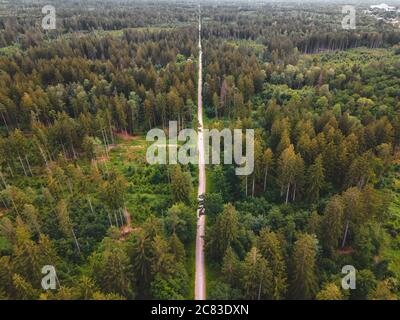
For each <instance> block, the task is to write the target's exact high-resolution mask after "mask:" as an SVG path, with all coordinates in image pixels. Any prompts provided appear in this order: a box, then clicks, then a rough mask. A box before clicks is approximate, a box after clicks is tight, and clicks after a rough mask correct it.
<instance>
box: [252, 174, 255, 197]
mask: <svg viewBox="0 0 400 320" xmlns="http://www.w3.org/2000/svg"><path fill="white" fill-rule="evenodd" d="M255 185H256V178H255V177H254V175H253V186H252V191H251V196H252V198H254V189H255Z"/></svg>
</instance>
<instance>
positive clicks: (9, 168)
mask: <svg viewBox="0 0 400 320" xmlns="http://www.w3.org/2000/svg"><path fill="white" fill-rule="evenodd" d="M8 170H9V171H10V173H11V177H13V178H14V172H13V171H12V169H11V167H10V165H8Z"/></svg>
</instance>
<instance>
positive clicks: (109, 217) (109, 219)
mask: <svg viewBox="0 0 400 320" xmlns="http://www.w3.org/2000/svg"><path fill="white" fill-rule="evenodd" d="M107 215H108V221H109V222H110V227H112V226H113V224H112V221H111V215H110V212H108V211H107Z"/></svg>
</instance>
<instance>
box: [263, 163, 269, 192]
mask: <svg viewBox="0 0 400 320" xmlns="http://www.w3.org/2000/svg"><path fill="white" fill-rule="evenodd" d="M267 176H268V167H266V168H265V175H264V192H265V190H267Z"/></svg>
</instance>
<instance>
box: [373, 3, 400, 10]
mask: <svg viewBox="0 0 400 320" xmlns="http://www.w3.org/2000/svg"><path fill="white" fill-rule="evenodd" d="M370 8H371V10H383V11H395V10H396V8H395V7H391V6H388V5H387V4H386V3H381V4H377V5H372V6H370Z"/></svg>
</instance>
